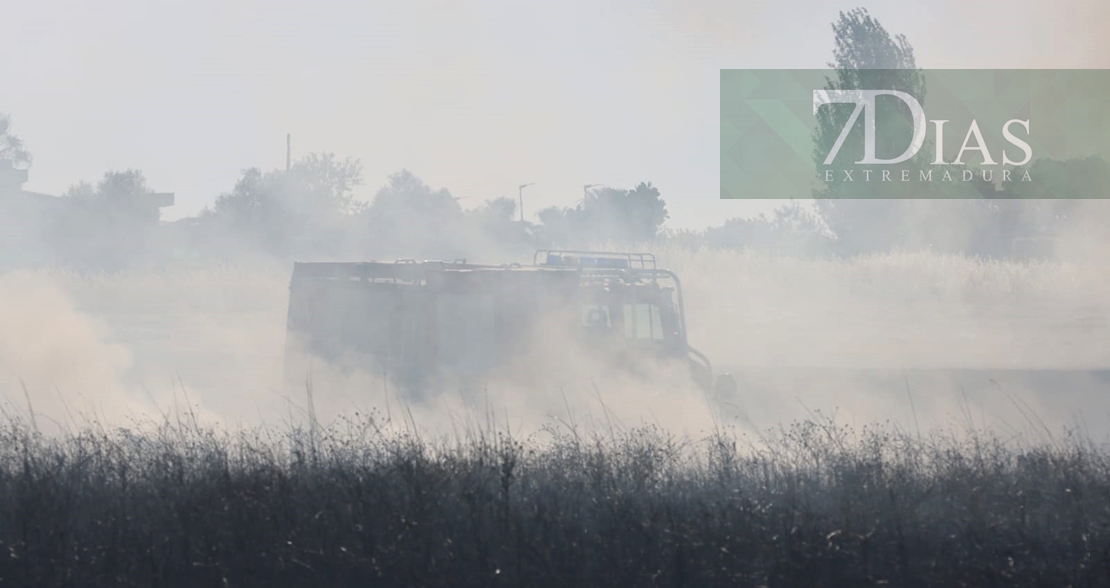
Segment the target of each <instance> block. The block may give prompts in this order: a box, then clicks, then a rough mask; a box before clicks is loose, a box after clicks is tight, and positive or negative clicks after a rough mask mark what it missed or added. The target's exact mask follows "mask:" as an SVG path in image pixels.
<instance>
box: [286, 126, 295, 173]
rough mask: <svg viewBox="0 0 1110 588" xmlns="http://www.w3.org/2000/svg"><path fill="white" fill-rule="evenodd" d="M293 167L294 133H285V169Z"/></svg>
mask: <svg viewBox="0 0 1110 588" xmlns="http://www.w3.org/2000/svg"><path fill="white" fill-rule="evenodd" d="M290 169H293V134H292V133H286V134H285V171H289V170H290Z"/></svg>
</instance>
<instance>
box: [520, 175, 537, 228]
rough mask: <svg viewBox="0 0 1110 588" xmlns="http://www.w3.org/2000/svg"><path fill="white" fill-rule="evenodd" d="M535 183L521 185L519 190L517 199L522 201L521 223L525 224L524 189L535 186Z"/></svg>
mask: <svg viewBox="0 0 1110 588" xmlns="http://www.w3.org/2000/svg"><path fill="white" fill-rule="evenodd" d="M535 185H536V184H535V182H533V183H531V184H521V185H520V187H519V188H518V189H517V198H519V199H520V222H522V223H523V222H524V189H525V188H527V187H528V186H535Z"/></svg>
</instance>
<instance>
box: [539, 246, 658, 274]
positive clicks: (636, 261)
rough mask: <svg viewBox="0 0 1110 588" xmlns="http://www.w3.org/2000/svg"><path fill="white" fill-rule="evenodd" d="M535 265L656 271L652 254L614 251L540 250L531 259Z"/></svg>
mask: <svg viewBox="0 0 1110 588" xmlns="http://www.w3.org/2000/svg"><path fill="white" fill-rule="evenodd" d="M532 263H533V264H535V265H553V266H564V267H567V266H570V267H580V268H604V269H650V270H653V269H658V268H657V267H656V265H655V254H654V253H619V252H616V251H573V250H554V249H540V250H538V251H536V255H535V257H533V258H532Z"/></svg>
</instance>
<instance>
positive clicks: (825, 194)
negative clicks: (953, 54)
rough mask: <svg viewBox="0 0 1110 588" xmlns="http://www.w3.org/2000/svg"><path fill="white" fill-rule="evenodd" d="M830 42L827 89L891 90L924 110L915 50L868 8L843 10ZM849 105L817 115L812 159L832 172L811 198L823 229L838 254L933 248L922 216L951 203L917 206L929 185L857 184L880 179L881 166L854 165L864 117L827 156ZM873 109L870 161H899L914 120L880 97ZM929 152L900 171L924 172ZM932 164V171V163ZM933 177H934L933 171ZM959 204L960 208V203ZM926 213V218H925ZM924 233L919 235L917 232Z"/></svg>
mask: <svg viewBox="0 0 1110 588" xmlns="http://www.w3.org/2000/svg"><path fill="white" fill-rule="evenodd" d="M832 30H833V33H834V38H835V45H834V49H833V62H832V63H830V64H829V67H830V68H832V69H833V70H834V74H833V78H832V79H829V80H828V83H827V85H826V89H828V90H867V89H872V90H877V89H882V90H897V91H902V92H906V93H908V94H910V95H912V96H914V97H915V98H917V100H918V102H920V103H921V104H922V105H923V106H924V104H925V98H926V88H925V80H924V76H923V74H922V72H921V70H920V69H919V68H918V67H917V62H916V58H915V56H914V50H913V47H912V46H911V45H910V43H909V41H907V40H906V37H905V36H904V35H891V34H890V33H889V32H888V31H887V30H886V29H885V28H884V27H883V25H882V23H880V22H879V20H878V19H876V18H875V17H873V16H872V15H871V14H870V13H869V12H868V11H867V10H866V9H864V8H856V9H854V10H850V11H848V12H841V13H840V15H839V18H838V20H837V21H836V22H834V23H833V24H832ZM854 108H855V105H853V104H831V105H827V106H824V107H822V108H821V109H820V110H819V111H818V116H817V128H816V130H815V132H814V145H815V147H814V153H813V156H814V159H815V162H816V163H817V167H818V169H819V170H821V173H822V175H823V174H824V173H825V172H826V171H827V172H829V173H831V175H832V176H833V178H834V181H831V182H828V183H827V184H825V186H824V187H823V188H822V189H821V190H819V191H818V192H817V194H815V196H816V197H817V202H816V205H817V210H818V213H819V214H820V216H821V218H822V219H823V220H824V222H825V224H826V225H827V226H828V227H829V228H830V230H832V232H833V233H835V235H836V249H837V251H839V252H840V253H842V254H848V255H851V254H857V253H865V252H868V251H874V250H886V249H890V248H894V247H915V246H924V245H932V244H933V242H934V241H936V238H934V237H936V236H935V235H931V234H929V232H928V230H927V229H923V227H927V225H928V224H929V222H930V220H929V219H928V218H927V216H928V215H929V214H931V213H935V212H939V211H942V210H949V209H951V208H952V206H951V205H949V206H934V205H932V204H922V203H921V202H917V201H915V200H916V199H922V198H928V197H931V196H937V195H939V193H932V192H929V191H930V190H932V189H933V184H929V183H924V182H880V181H862V180H863V178H864V177H865V174H868V173H870V174H872V175H873V176H874V177H876V178H877V177H879V175H880V174H881V173H882V171H883V166H864V165H857V164H856V162H858V161H860V160H861V159H862V156H863V153H864V151H863V149H864V124H863V122H864V121H863V117H862V116H861V117H860V118H859V119H857V120H856V121H855V124H854V125H853V127H852V128H851V129H850V131H849V132H848V133H847V135H846V136H845V139H844V142H843V144H842V146H841V148H840V150H839V152H838V153H837V155H836V158H835V160H834V161H833V162H832V163H831V164H827V160H826V157H827V156H828V155H829V154H830V152H831V151H832V150H833V146H834V145H835V143H836V142H837V140H838V138H839V137H840V135H841V133H842V131H843V129H844V128H845V126H846V124H847V122H848V120H849V117H850V116H851V115H852V112H853V110H854ZM874 109H875V111H876V127H877V128H879V129H881V132H879V133H876V137H875V139H876V141H875V143H876V144H875V156H876V157H878V158H880V159H889V158H893V157H897V156H898V155H900V154H901V153H902V152H903V151H905V149H906V147H907V146H908V145H909V143H910V139H911V138H912V136H913V135H912V134H913V117H912V114H911V112H910V110H909V108H908V107H907V106H906V105H905V104H904V103H902V101H900V100H897V99H896V98H893V97H889V98H888V99H884V100H880V101H878V103H877V104H875V105H874ZM932 153H933V147H932V145H930V144H929V143H928V142H926V144H925V145H924V146H923V148H922V149H921V150H920V151H919V152H918V153H917V155H916V156H915V157H913V158H912V159H910V160H909V161H906V162H904V163H903V164H901V165H900V166H899V170H901V169H910V170H911V173H912V174H913V175H914V176H915V177H916V175H917V174H918V172H919V170H921V169H927V167H928V166H929V165H930V162H931V160H932ZM933 167H935V166H933ZM846 169H851V170H852V171H853V174H854V179H853V181H850V182H849V181H841V178H842V177H844V176H843V172H844V170H846ZM938 173H939V172H938ZM956 206H957V207H959V206H962V205H960V204H957V205H956ZM923 215H925V216H923ZM923 231H924V232H923Z"/></svg>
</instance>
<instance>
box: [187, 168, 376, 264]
mask: <svg viewBox="0 0 1110 588" xmlns="http://www.w3.org/2000/svg"><path fill="white" fill-rule="evenodd" d="M362 182H363V180H362V165H361V163H359V162H358V161H357V160H354V159H350V158H348V159H343V160H340V159H337V158H336V157H335V155H334V154H331V153H323V154H320V153H312V154H309V155H307V156H305V157H304V158H302V159H300V160H298V161H297V162H296V163H294V164H293V165H292V166H291V167H290V169H289V170H280V171H270V172H266V173H263V172H262V171H261V170H260V169H258V168H251V169H248V170H245V171H244V172H243V175H242V177H240V178H239V180H238V181H237V182H236V184H235V188H234V189H232V191H231V192H229V193H226V194H223V195H221V196H220V197H219V198H217V199H216V202H215V204H214V205H213V206H212V208H211V209H209V210H207V211H205V212H204V213H203V214H202V219H204V220H205V221H207V222H208V223H217V224H219V225H222V226H224V227H226V228H231V229H233V230H235V231H237V232H239V233H240V234H241V235H242V236H244V237H245V238H247V239H249V240H250V241H254V242H255V243H258V244H260V245H262V246H263V247H264V248H265V249H266V250H267V251H268V252H270V253H273V254H292V253H294V252H312V253H315V254H338V252H339V251H340V250H341V249H342V248H343V247H344V246H345V245H346V239H347V237H348V230H347V227H346V226H345V225H346V223H347V221H348V220H349V219H350V218H352V217H353V216H354V215H356V214H357V213H359V212H360V211H361V210H362V209H363V208H364V204H363V203H361V202H358V201H357V200H356V199H355V196H354V189H355V188H356V187H357V186H359V185H361V184H362Z"/></svg>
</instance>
